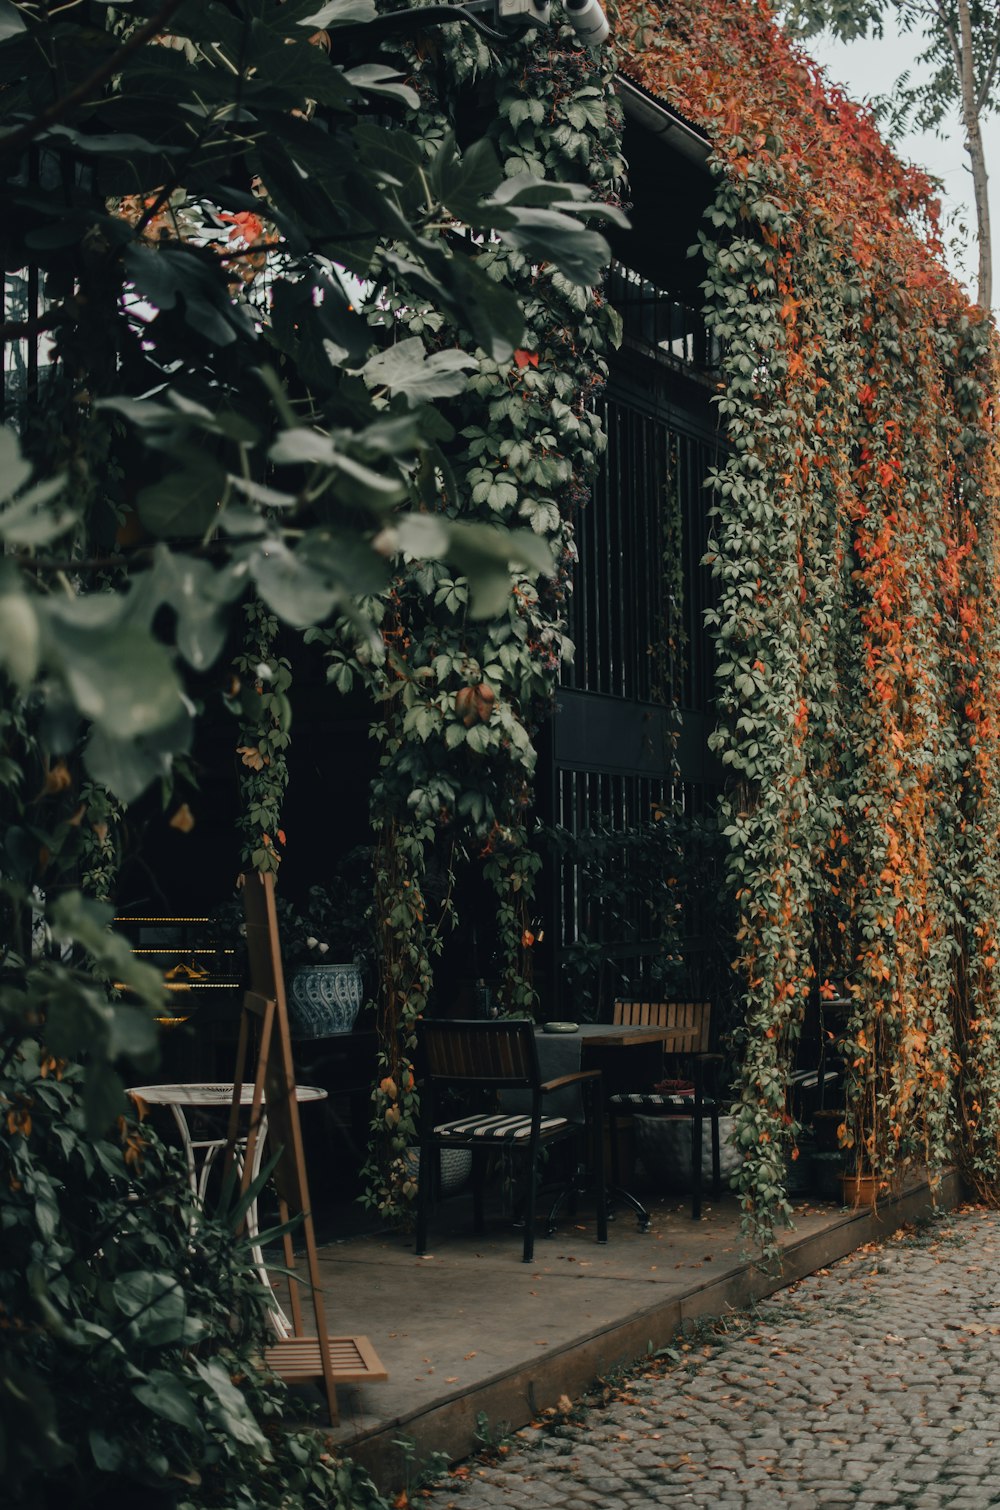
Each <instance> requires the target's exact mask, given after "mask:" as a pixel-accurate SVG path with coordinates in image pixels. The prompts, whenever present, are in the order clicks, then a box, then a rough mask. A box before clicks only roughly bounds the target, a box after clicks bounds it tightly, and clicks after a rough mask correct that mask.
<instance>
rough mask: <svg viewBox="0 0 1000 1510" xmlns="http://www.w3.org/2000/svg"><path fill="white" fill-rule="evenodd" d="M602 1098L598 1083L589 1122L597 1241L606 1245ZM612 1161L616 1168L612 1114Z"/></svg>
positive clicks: (598, 1083) (615, 1140) (592, 1096)
mask: <svg viewBox="0 0 1000 1510" xmlns="http://www.w3.org/2000/svg"><path fill="white" fill-rule="evenodd" d="M603 1102H604V1097H603V1096H602V1094H601V1082H600V1081H598V1082H597V1084H596V1085H594V1086H593V1088H592V1093H591V1103H590V1111H591V1116H590V1121H591V1127H592V1129H593V1134H594V1149H593V1158H594V1195H595V1197H596V1199H597V1241H598V1242H599V1243H606V1242H607V1240H608V1197H607V1191H606V1190H605V1187H604V1105H603ZM610 1128H611V1148H612V1155H611V1156H612V1159H614V1161H615V1164H614V1165H613V1167H615V1168H616V1167H617V1152H618V1151H617V1148H616V1142H617V1139H616V1132H617V1129H616V1126H615V1119H614V1114H613V1113H612V1115H611V1119H610Z"/></svg>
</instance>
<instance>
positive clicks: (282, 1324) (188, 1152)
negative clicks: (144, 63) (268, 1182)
mask: <svg viewBox="0 0 1000 1510" xmlns="http://www.w3.org/2000/svg"><path fill="white" fill-rule="evenodd" d="M253 1090H254V1088H253V1086H252V1085H251V1084H248V1083H244V1084H243V1085H242V1086H241V1087H240V1105H241V1106H247V1107H249V1106H250V1105H251V1104H252V1102H253ZM126 1094H127V1095H129V1096H132V1097H133V1098H134V1099H136V1100H138V1101H143V1102H144V1103H145V1104H146V1105H147V1106H166V1107H169V1108H170V1111H171V1113H172V1115H173V1118H174V1121H175V1123H176V1124H177V1131H178V1133H179V1134H180V1140H181V1147H182V1148H183V1150H184V1158H185V1162H186V1163H187V1173H188V1183H189V1184H190V1186H191V1194H192V1195H193V1196H194V1197H195V1200H196V1201H197V1202H198V1203H199V1205H201V1206H204V1204H205V1196H206V1193H207V1191H208V1182H209V1179H210V1177H211V1173H212V1168H213V1166H214V1164H215V1161H216V1159H217V1158H218V1156H219V1154H220V1153H221V1152H222V1150H223V1149H224V1148H225V1146H226V1143H227V1140H228V1124H229V1108H230V1107H231V1105H232V1101H233V1086H232V1083H230V1084H228V1085H227V1084H225V1083H224V1082H212V1083H210V1084H205V1083H199V1084H190V1085H133V1086H131V1087H130V1088H129V1090H128V1091H127V1093H126ZM326 1097H327V1092H326V1091H325V1090H324V1089H323V1088H322V1086H318V1085H297V1086H296V1087H295V1099H296V1101H297V1102H299V1103H300V1104H301V1103H303V1102H307V1101H325V1100H326ZM213 1112H217V1113H224V1116H222V1117H220V1118H217V1119H212V1116H211V1114H212V1113H213ZM213 1120H214V1125H213ZM199 1124H203V1125H199ZM266 1141H267V1101H266V1097H265V1100H264V1104H263V1105H262V1107H261V1113H260V1128H259V1132H258V1136H257V1142H256V1147H255V1148H254V1157H253V1166H252V1168H251V1170H250V1181H251V1183H252V1182H253V1181H254V1180H255V1179H256V1178H257V1176H258V1175H259V1174H260V1167H261V1164H262V1163H263V1158H264V1144H265V1142H266ZM245 1149H246V1138H245V1137H243V1138H241V1139H240V1140H239V1141H238V1143H237V1145H236V1150H235V1152H236V1160H237V1167H238V1168H239V1169H240V1171H241V1172H242V1162H243V1159H242V1156H243V1153H244V1151H245ZM258 1233H259V1228H258V1225H257V1202H256V1201H254V1202H253V1203H252V1205H251V1206H250V1208H249V1210H248V1211H247V1236H248V1237H249V1239H250V1252H251V1254H252V1255H253V1261H254V1266H255V1268H256V1269H257V1272H258V1274H259V1275H260V1277H261V1279H262V1281H263V1282H264V1284H265V1286H267V1288H268V1289H270V1281H269V1280H268V1278H267V1269H266V1267H265V1264H264V1255H263V1253H262V1251H261V1248H260V1244H259V1242H258V1241H257V1238H258ZM274 1305H275V1315H274V1318H273V1321H274V1327H275V1330H276V1331H277V1333H278V1335H279V1337H286V1336H291V1335H292V1326H291V1322H290V1321H289V1320H288V1318H287V1316H286V1315H285V1313H284V1312H283V1311H282V1309H281V1307H280V1306H279V1305H278V1302H277V1300H275V1302H274Z"/></svg>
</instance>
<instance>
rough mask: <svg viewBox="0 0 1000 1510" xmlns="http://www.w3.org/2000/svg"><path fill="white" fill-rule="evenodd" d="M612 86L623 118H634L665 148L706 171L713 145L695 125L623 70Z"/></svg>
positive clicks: (631, 119)
mask: <svg viewBox="0 0 1000 1510" xmlns="http://www.w3.org/2000/svg"><path fill="white" fill-rule="evenodd" d="M615 89H616V90H617V92H618V98H619V99H620V100H621V102H622V109H623V110H624V111H625V119H626V121H633V122H634V123H635V124H636V125H637V126H641V127H642V128H643V130H645V131H648V132H649V133H650V134H651V135H652V136H653V137H655V138H656V140H657V141H659V142H661V143H662V144H663V146H665V147H668V148H669V149H670V150H671V151H672V152H679V153H680V155H681V156H682V157H686V158H687V159H688V160H689V161H690V162H693V163H695V164H696V165H697V166H698V167H700V168H704V169H705V171H706V172H707V171H708V159H709V157H710V156H711V154H712V144H711V142H710V141H709V139H708V137H707V136H705V134H704V133H703V132H701V131H699V130H698V127H697V126H693V125H692V124H691V122H690V121H686V120H684V119H683V117H682V116H680V115H678V114H677V112H676V111H675V110H671V108H670V106H669V105H667V104H666V103H665V102H664V101H663V100H659V99H657V97H656V95H655V94H651V93H650V92H649V90H648V89H644V88H643V86H642V85H641V84H638V83H636V81H635V79H631V78H629V76H628V74H626V73H619V74H618V75H617V77H616V78H615Z"/></svg>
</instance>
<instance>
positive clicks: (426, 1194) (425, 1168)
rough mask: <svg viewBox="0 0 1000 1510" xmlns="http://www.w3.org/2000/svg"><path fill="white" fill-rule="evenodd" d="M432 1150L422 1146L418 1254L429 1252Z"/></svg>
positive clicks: (418, 1199) (419, 1174) (418, 1210)
mask: <svg viewBox="0 0 1000 1510" xmlns="http://www.w3.org/2000/svg"><path fill="white" fill-rule="evenodd" d="M430 1164H431V1160H430V1149H429V1148H427V1147H425V1146H424V1145H421V1148H420V1165H419V1168H418V1171H417V1253H418V1254H422V1253H426V1252H427V1212H428V1208H429V1207H430V1189H429V1186H430Z"/></svg>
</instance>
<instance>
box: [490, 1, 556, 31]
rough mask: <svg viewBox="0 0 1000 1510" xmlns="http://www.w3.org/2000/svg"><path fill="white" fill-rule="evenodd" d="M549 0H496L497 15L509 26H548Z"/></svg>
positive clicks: (499, 20) (499, 19)
mask: <svg viewBox="0 0 1000 1510" xmlns="http://www.w3.org/2000/svg"><path fill="white" fill-rule="evenodd" d="M551 9H552V7H551V5H550V4H549V0H496V10H495V16H496V19H497V21H498V22H501V21H502V22H506V24H507V25H508V26H548V24H549V13H550V11H551Z"/></svg>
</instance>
